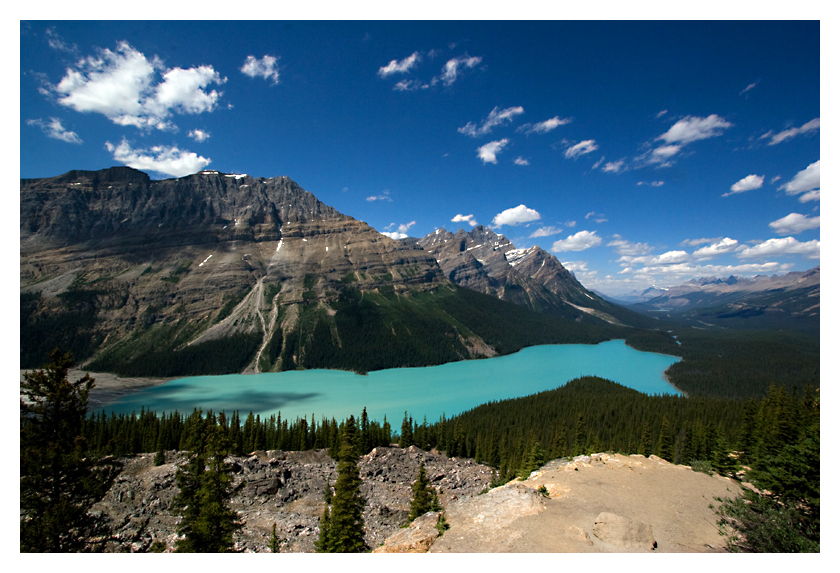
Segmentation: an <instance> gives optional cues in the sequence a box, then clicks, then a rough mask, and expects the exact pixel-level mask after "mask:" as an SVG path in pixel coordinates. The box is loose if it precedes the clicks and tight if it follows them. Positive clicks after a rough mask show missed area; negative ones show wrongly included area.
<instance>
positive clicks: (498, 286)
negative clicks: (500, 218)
mask: <svg viewBox="0 0 840 573" xmlns="http://www.w3.org/2000/svg"><path fill="white" fill-rule="evenodd" d="M403 242H404V243H406V244H409V243H410V242H411V241H410V240H408V239H405V240H404V241H403ZM416 243H417V244H418V245H419V246H421V247H422V248H423V249H425V250H426V251H427V252H428V253H430V254H433V255H434V256H435V258H436V259H437V262H438V264H439V265H440V267H441V270H442V271H443V273H444V274H445V275H446V276H447V277H448V278H449V280H451V281H452V282H454V283H456V284H458V285H460V286H462V287H465V288H468V289H471V290H474V291H478V292H482V293H485V294H490V295H493V296H497V297H498V298H500V299H503V300H507V301H510V302H513V303H516V304H520V305H523V306H526V307H529V308H531V309H533V310H536V311H538V312H549V313H552V314H558V315H561V316H566V317H569V318H575V317H577V318H581V317H583V316H587V315H588V316H590V317H595V318H596V319H597V320H599V321H604V322H608V323H612V324H620V321H619V320H618V319H617V318H615V317H613V316H612V315H611V314H610V313H611V312H613V313H614V311H615V307H614V306H613V305H611V304H610V303H607V302H606V301H604V300H603V299H601V298H600V297H598V296H597V295H595V294H593V293H591V292H589V291H588V290H586V288H584V287H583V285H581V284H580V283H579V282H578V281H577V279H576V278H575V277H574V275H572V273H570V272H569V271H568V270H567V269H566V268H565V267H564V266H563V265H562V264H561V263H560V261H558V260H557V257H555V256H554V255H551V254H550V253H547V252H545V251H544V250H542V249H541V248H539V247H537V246H534V247H531V248H529V249H517V248H516V247H515V246H514V245H513V244H512V243H511V242H510V240H509V239H508V238H507V237H505V236H504V235H499V234H497V233H495V232H494V231H492V230H490V229H488V228H486V227H484V226H482V225H479V226H477V227H475V228H474V229H472V230H471V231H469V232H467V231H465V230H464V229H459V230H458V231H457V232H456V233H451V232H449V231H446V230H445V229H438V230H436V231H435V232H434V233H430V234H429V235H426V236H425V237H423V238H422V239H420V240H419V241H416Z"/></svg>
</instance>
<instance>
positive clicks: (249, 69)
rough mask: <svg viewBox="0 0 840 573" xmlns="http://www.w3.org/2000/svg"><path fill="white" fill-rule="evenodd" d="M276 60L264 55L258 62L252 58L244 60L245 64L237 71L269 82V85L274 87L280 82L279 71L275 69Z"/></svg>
mask: <svg viewBox="0 0 840 573" xmlns="http://www.w3.org/2000/svg"><path fill="white" fill-rule="evenodd" d="M277 60H278V58H275V57H274V56H269V55H268V54H266V55H265V56H263V57H262V58H260V59H259V60H258V59H257V58H255V57H254V56H248V57H247V58H245V63H244V64H242V67H241V68H239V71H240V72H242V73H243V74H245V75H246V76H249V77H252V78H257V77H260V78H262V79H264V80H268V79H270V80H271V85H276V84H277V83H278V82H279V81H280V71H279V70H278V69H277Z"/></svg>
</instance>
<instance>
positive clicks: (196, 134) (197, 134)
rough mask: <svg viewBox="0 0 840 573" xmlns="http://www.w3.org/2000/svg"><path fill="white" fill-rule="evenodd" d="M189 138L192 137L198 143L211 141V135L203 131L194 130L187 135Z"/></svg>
mask: <svg viewBox="0 0 840 573" xmlns="http://www.w3.org/2000/svg"><path fill="white" fill-rule="evenodd" d="M187 137H192V138H193V139H195V140H196V141H197V142H199V143H201V142H202V141H207V140H208V139H210V134H209V133H208V132H206V131H204V130H201V129H194V130H192V131H191V132H189V133H188V134H187Z"/></svg>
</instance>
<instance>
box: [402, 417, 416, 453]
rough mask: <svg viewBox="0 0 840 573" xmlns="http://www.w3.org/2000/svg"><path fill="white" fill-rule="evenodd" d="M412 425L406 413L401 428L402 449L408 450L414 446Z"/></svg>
mask: <svg viewBox="0 0 840 573" xmlns="http://www.w3.org/2000/svg"><path fill="white" fill-rule="evenodd" d="M412 425H413V424H412V423H411V418H409V416H408V412H405V414H404V416H403V421H402V426H400V442H399V444H400V447H401V448H407V447H408V446H410V445H412V444H414V433H413V431H412Z"/></svg>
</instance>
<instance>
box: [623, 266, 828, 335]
mask: <svg viewBox="0 0 840 573" xmlns="http://www.w3.org/2000/svg"><path fill="white" fill-rule="evenodd" d="M612 302H615V303H617V304H623V305H625V306H626V307H627V308H628V309H631V310H633V311H635V312H639V313H642V314H646V315H647V316H651V317H659V318H667V319H671V320H678V321H680V322H684V323H689V324H692V325H695V326H705V327H712V326H714V327H722V328H771V329H772V328H787V329H792V330H799V331H802V332H807V333H809V334H813V335H816V336H819V328H820V267H815V268H813V269H810V270H808V271H803V272H791V273H788V274H786V275H782V276H776V275H773V276H769V277H768V276H757V277H753V278H747V277H735V276H730V277H729V278H726V279H720V278H715V277H706V278H700V279H694V280H690V281H688V282H686V283H683V284H682V285H679V286H673V287H669V288H666V289H663V288H656V287H652V288H649V289H647V290H644V291H642V292H640V293H638V295H637V297H636V301H635V302H627V301H618V300H616V299H612Z"/></svg>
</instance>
